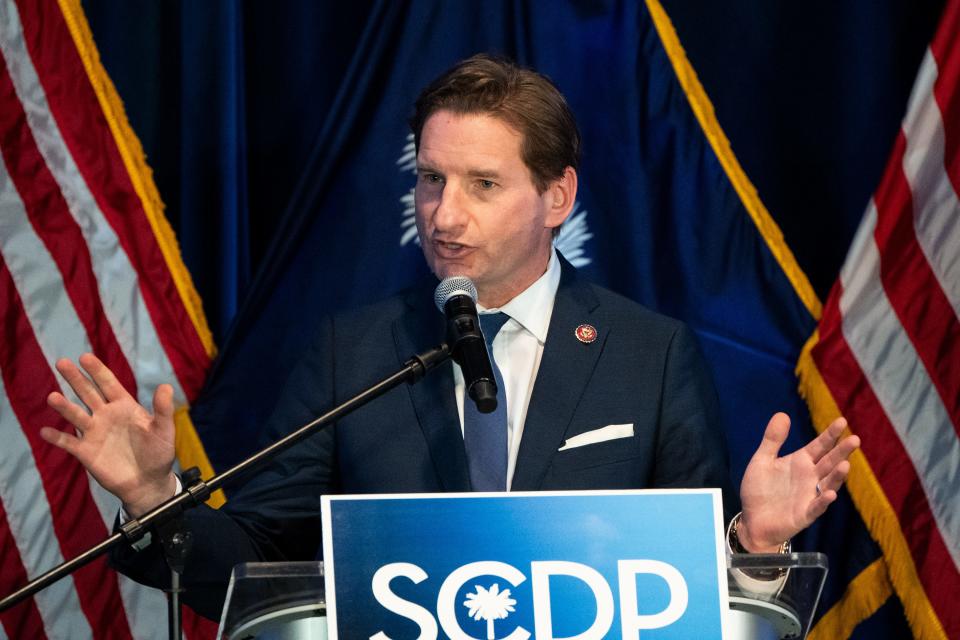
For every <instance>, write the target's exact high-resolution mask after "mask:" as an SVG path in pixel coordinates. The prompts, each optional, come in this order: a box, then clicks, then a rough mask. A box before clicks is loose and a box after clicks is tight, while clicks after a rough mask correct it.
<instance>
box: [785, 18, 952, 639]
mask: <svg viewBox="0 0 960 640" xmlns="http://www.w3.org/2000/svg"><path fill="white" fill-rule="evenodd" d="M958 34H960V0H949V1H948V2H947V3H946V6H945V8H944V13H943V15H942V17H941V21H940V24H939V26H938V28H937V32H936V35H935V36H934V39H933V41H932V42H931V44H930V46H929V47H928V49H927V51H926V55H925V57H924V59H923V62H922V64H921V66H920V70H919V72H918V75H917V79H916V81H915V83H914V86H913V92H912V94H911V97H910V101H909V105H908V108H907V113H906V116H905V118H904V120H903V123H902V126H901V130H900V133H899V135H898V136H897V139H896V142H895V144H894V146H893V152H892V154H891V157H890V159H889V162H888V163H887V166H886V169H885V171H884V175H883V178H882V180H881V183H880V185H879V187H878V188H877V190H876V192H875V193H874V196H873V198H872V199H871V201H870V203H869V205H868V206H867V210H866V213H865V214H864V217H863V220H862V222H861V224H860V227H859V229H858V231H857V234H856V237H855V238H854V241H853V244H852V246H851V248H850V250H849V253H848V255H847V258H846V261H845V263H844V265H843V268H842V270H841V273H840V277H839V280H838V281H837V282H836V284H835V285H834V287H833V290H832V291H831V294H830V297H829V299H828V301H827V303H826V306H825V308H824V312H823V317H822V319H821V322H820V325H819V328H818V332H817V334H815V335H814V336H813V338H811V341H810V342H809V343H808V346H807V349H806V350H805V355H804V356H803V357H802V358H801V363H800V366H799V371H800V374H801V379H802V389H803V391H804V392H805V395H806V396H807V398H808V400H809V401H810V404H811V409H812V410H813V413H814V417H815V421H816V422H817V424H818V426H819V427H821V428H822V426H824V425H826V423H827V421H828V420H829V418H830V417H832V416H835V415H838V414H840V413H842V414H844V415H845V416H847V418H848V419H849V421H850V424H851V428H852V429H853V430H854V431H855V432H856V433H858V434H859V435H860V436H861V439H862V441H863V448H862V455H860V454H857V456H856V457H855V458H854V460H853V469H852V471H851V474H850V480H849V486H850V491H851V494H852V496H853V498H854V502H855V503H856V505H857V508H858V509H859V510H860V512H861V514H862V515H863V517H864V521H865V522H866V523H867V525H868V527H869V528H870V530H871V533H872V534H873V536H874V538H875V539H876V540H877V542H878V543H879V545H880V547H881V548H882V549H883V552H884V563H885V565H886V566H885V571H883V572H875V573H876V579H875V580H872V581H868V582H872V584H866V585H865V587H866V588H867V589H868V590H869V589H872V590H873V591H874V594H873V595H874V596H876V597H879V601H880V602H882V601H883V599H885V598H884V597H883V596H882V594H883V590H884V585H883V582H884V581H886V580H889V583H888V585H889V584H892V587H893V590H894V591H895V592H896V594H897V595H898V596H899V597H900V600H901V601H902V603H903V606H904V610H905V612H906V614H907V618H908V620H909V622H910V625H911V628H912V629H913V631H914V634H915V635H916V636H917V637H918V638H960V606H958V602H960V601H958V594H960V90H958V89H960V87H958V83H960V41H958ZM889 588H890V587H889V586H887V587H886V589H887V592H888V593H889ZM869 598H870V596H869V594H868V595H867V596H866V597H865V600H869ZM836 637H839V636H836ZM844 637H845V636H844Z"/></svg>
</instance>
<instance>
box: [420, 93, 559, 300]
mask: <svg viewBox="0 0 960 640" xmlns="http://www.w3.org/2000/svg"><path fill="white" fill-rule="evenodd" d="M521 142H522V137H521V135H520V133H518V132H517V131H515V130H514V129H512V128H511V127H510V126H508V125H507V124H505V123H504V122H503V121H502V120H500V119H498V118H495V117H492V116H488V115H483V114H468V115H460V114H455V113H452V112H450V111H438V112H436V113H434V114H433V115H432V116H430V117H429V118H428V119H427V121H426V123H424V126H423V131H422V132H421V134H420V148H419V152H418V153H417V187H416V192H415V196H416V197H415V202H416V211H417V230H418V231H419V233H420V242H421V244H422V246H423V254H424V257H426V259H427V264H428V265H430V268H431V269H432V270H433V272H434V274H436V276H437V277H438V278H441V279H443V278H446V277H449V276H454V275H462V276H467V277H468V278H470V279H471V280H473V282H474V284H476V286H477V290H478V292H479V294H480V302H481V303H482V304H483V305H484V306H486V307H499V306H501V305H503V304H505V303H506V302H508V301H510V300H511V299H512V298H513V297H514V296H516V295H517V294H518V293H520V292H521V291H523V290H524V289H526V288H527V287H528V286H530V285H531V284H532V283H533V282H534V281H535V280H536V279H537V278H539V277H540V276H541V275H543V273H544V271H546V268H547V263H548V261H549V258H550V242H551V236H552V229H553V228H554V227H557V226H559V225H560V224H561V223H562V222H563V220H564V219H565V218H566V215H567V214H568V213H569V207H567V206H566V204H567V203H566V202H565V199H566V197H567V196H568V195H569V194H563V193H561V194H559V196H558V189H561V188H563V186H562V185H560V186H557V183H558V182H560V183H562V182H563V180H559V181H555V183H554V184H553V185H552V186H551V187H548V188H547V190H546V191H544V193H542V194H538V193H537V189H536V187H535V186H534V184H533V180H532V177H531V174H530V170H529V169H528V168H527V166H526V164H524V162H523V159H522V158H521V156H520V145H521ZM569 172H570V173H572V172H573V170H572V169H570V170H569ZM570 181H572V183H573V193H574V194H575V192H576V186H575V185H576V174H573V177H572V178H571V180H570ZM569 186H570V185H569V184H568V185H567V187H569ZM570 200H571V202H570V203H569V204H570V205H572V197H571V198H570ZM558 204H559V205H560V206H558Z"/></svg>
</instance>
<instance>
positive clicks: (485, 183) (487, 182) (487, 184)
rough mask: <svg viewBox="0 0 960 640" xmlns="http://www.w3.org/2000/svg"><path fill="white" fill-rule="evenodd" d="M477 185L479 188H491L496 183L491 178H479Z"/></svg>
mask: <svg viewBox="0 0 960 640" xmlns="http://www.w3.org/2000/svg"><path fill="white" fill-rule="evenodd" d="M479 185H480V188H481V189H484V190H487V189H493V188H494V187H495V186H496V183H495V182H494V181H493V180H480V181H479Z"/></svg>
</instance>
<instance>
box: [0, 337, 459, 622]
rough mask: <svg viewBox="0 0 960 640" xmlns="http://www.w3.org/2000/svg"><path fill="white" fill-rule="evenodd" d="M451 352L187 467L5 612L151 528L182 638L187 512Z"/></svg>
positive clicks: (419, 359) (8, 602) (410, 364)
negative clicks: (169, 488)
mask: <svg viewBox="0 0 960 640" xmlns="http://www.w3.org/2000/svg"><path fill="white" fill-rule="evenodd" d="M454 349H456V345H454ZM450 356H451V349H450V347H449V346H448V345H447V344H446V343H443V344H441V345H440V346H438V347H436V348H434V349H431V350H430V351H426V352H424V353H421V354H418V355H415V356H413V357H412V358H410V359H409V360H407V361H406V362H405V363H404V365H403V367H402V368H401V369H399V370H398V371H396V372H395V373H393V374H391V375H389V376H387V377H386V378H384V379H382V380H381V381H379V382H377V383H375V384H374V385H372V386H371V387H369V388H367V389H365V390H364V391H361V392H360V393H358V394H357V395H355V396H354V397H352V398H350V399H349V400H347V401H346V402H344V403H342V404H340V405H339V406H337V407H334V408H333V409H331V410H330V411H328V412H327V413H325V414H323V415H322V416H320V417H318V418H316V419H314V420H312V421H311V422H308V423H307V424H305V425H303V426H302V427H300V428H299V429H297V430H296V431H294V432H292V433H290V434H289V435H287V436H284V437H283V438H281V439H280V440H278V441H277V442H275V443H273V444H272V445H270V446H268V447H266V448H265V449H263V450H261V451H259V452H258V453H255V454H253V455H252V456H250V457H249V458H247V459H246V460H244V461H242V462H240V463H239V464H237V465H235V466H233V467H231V468H230V469H227V470H226V471H224V472H223V473H221V474H219V475H215V476H213V477H212V478H210V479H209V480H207V481H203V480H201V479H200V474H199V472H198V471H197V470H196V469H195V468H193V469H188V470H187V471H186V472H185V473H184V474H183V478H182V480H183V489H184V490H183V492H181V493H179V494H177V495H175V496H174V497H172V498H170V499H169V500H167V501H166V502H162V503H161V504H159V505H157V506H156V507H154V508H153V509H151V510H150V511H148V512H146V513H145V514H143V515H142V516H140V517H139V518H131V519H130V520H128V521H127V522H125V523H124V524H123V525H121V526H120V530H119V531H117V532H116V533H114V534H113V535H111V536H110V537H108V538H107V539H105V540H103V541H102V542H100V543H99V544H97V545H95V546H93V547H91V548H90V549H88V550H86V551H84V552H83V553H81V554H80V555H78V556H77V557H75V558H73V559H72V560H68V561H66V562H63V563H62V564H60V565H58V566H56V567H54V568H53V569H51V570H49V571H47V572H46V573H44V574H43V575H41V576H40V577H38V578H35V579H33V580H31V581H30V582H28V583H27V584H25V585H24V586H23V587H21V588H20V589H18V590H16V591H14V592H13V593H11V594H10V595H8V596H6V597H5V598H3V600H0V613H2V612H4V611H6V610H7V609H10V608H11V607H13V606H15V605H17V604H19V603H20V602H22V601H24V600H26V599H27V598H29V597H31V596H33V595H34V594H35V593H37V592H38V591H41V590H42V589H45V588H46V587H48V586H50V585H51V584H53V583H54V582H56V581H58V580H60V579H61V578H63V577H65V576H67V575H70V574H71V573H73V572H74V571H76V570H77V569H79V568H80V567H82V566H84V565H86V564H89V563H90V562H92V561H93V560H95V559H97V558H98V557H100V556H101V555H103V554H104V553H106V552H107V551H109V550H110V549H112V548H113V547H115V546H117V545H118V544H120V543H121V542H126V543H128V544H131V545H134V544H136V543H137V542H139V541H141V540H142V539H143V538H144V536H146V535H147V534H148V533H150V534H151V536H154V535H155V536H156V537H157V538H159V541H160V543H161V544H162V545H163V549H164V556H165V558H166V559H167V564H169V565H170V571H171V585H170V590H169V591H168V593H169V598H168V601H169V624H170V637H171V638H172V639H174V640H178V639H179V638H181V637H182V621H181V618H180V593H181V592H182V591H183V589H182V588H181V587H180V574H182V573H183V569H184V566H185V565H186V557H187V554H188V553H189V551H190V547H191V545H192V540H193V538H192V533H191V532H190V531H189V530H188V529H187V528H186V525H185V523H184V521H183V512H184V511H186V510H187V509H190V508H193V507H195V506H197V505H199V504H200V503H202V502H204V501H205V500H206V499H207V498H208V497H209V496H210V494H211V493H212V492H213V491H216V490H217V489H220V488H221V487H222V486H223V485H225V484H228V483H229V482H230V481H232V480H234V479H236V478H237V477H238V476H240V475H242V474H243V473H246V472H247V471H250V470H251V469H252V468H253V467H256V466H257V465H260V464H262V463H264V462H267V461H269V460H272V459H273V458H275V457H276V456H277V455H278V454H280V453H281V452H283V451H286V450H287V449H289V448H290V447H292V446H293V445H295V444H297V443H298V442H300V441H302V440H304V439H306V438H309V437H310V436H312V435H313V434H315V433H317V432H318V431H320V429H322V428H323V427H325V426H327V425H329V424H331V423H333V422H334V421H336V420H338V419H339V418H342V417H343V416H345V415H347V414H348V413H351V412H352V411H355V410H356V409H358V408H360V407H362V406H363V405H365V404H367V403H368V402H370V401H371V400H373V399H375V398H377V397H379V396H381V395H383V394H384V393H386V392H387V391H390V390H391V389H393V388H394V387H397V386H399V385H400V384H401V383H404V382H406V383H407V384H414V383H416V382H418V381H420V380H421V379H423V377H424V376H425V375H426V374H427V373H428V372H430V371H431V370H433V369H435V368H436V367H437V366H439V365H440V364H442V363H443V362H445V361H446V360H447V359H448V358H450Z"/></svg>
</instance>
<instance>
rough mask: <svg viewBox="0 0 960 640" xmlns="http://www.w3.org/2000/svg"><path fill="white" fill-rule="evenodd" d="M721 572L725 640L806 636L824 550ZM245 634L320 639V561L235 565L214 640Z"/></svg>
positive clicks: (733, 563)
mask: <svg viewBox="0 0 960 640" xmlns="http://www.w3.org/2000/svg"><path fill="white" fill-rule="evenodd" d="M727 572H728V576H727V577H728V584H729V592H730V599H729V603H730V610H729V613H728V638H730V640H768V639H774V638H785V639H793V638H798V639H802V638H805V637H806V634H807V633H808V632H809V630H810V623H811V621H812V620H813V615H814V613H815V611H816V608H817V603H818V601H819V598H820V592H821V590H822V589H823V583H824V580H825V579H826V575H827V558H826V556H825V555H823V554H822V553H791V554H784V555H779V554H769V555H768V554H733V555H728V556H727ZM759 578H763V579H759ZM248 638H249V639H256V640H326V638H327V620H326V597H325V590H324V575H323V563H322V562H283V563H248V564H241V565H237V567H235V568H234V570H233V575H232V576H231V578H230V585H229V587H228V589H227V598H226V602H225V603H224V608H223V614H222V616H221V620H220V628H219V631H218V634H217V639H218V640H221V639H222V640H245V639H248Z"/></svg>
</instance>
